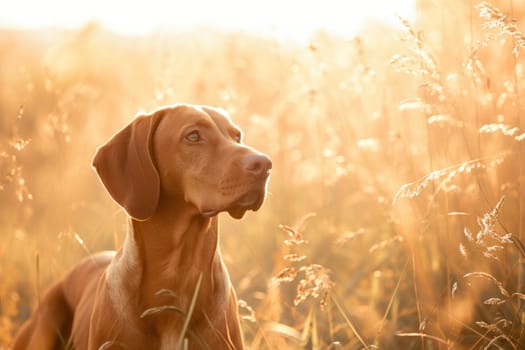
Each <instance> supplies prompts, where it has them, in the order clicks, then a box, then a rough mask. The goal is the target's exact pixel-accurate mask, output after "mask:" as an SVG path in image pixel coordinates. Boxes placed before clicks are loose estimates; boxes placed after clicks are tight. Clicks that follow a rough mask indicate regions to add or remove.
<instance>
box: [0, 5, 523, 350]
mask: <svg viewBox="0 0 525 350" xmlns="http://www.w3.org/2000/svg"><path fill="white" fill-rule="evenodd" d="M421 4H426V5H425V6H423V5H421V6H420V7H419V8H418V13H417V18H416V20H415V21H414V22H413V23H412V22H409V21H407V20H404V19H402V18H401V19H400V20H399V25H398V26H397V27H395V28H390V27H386V26H384V25H382V24H380V23H369V24H368V26H367V27H366V28H364V29H363V31H362V33H361V34H360V35H359V36H356V37H355V38H354V39H351V40H348V39H343V38H339V37H336V36H333V35H330V34H329V33H323V32H320V33H318V34H317V35H315V36H314V37H313V38H312V40H311V43H310V44H307V45H301V44H294V43H290V42H285V41H279V40H276V39H270V38H263V37H257V36H254V35H249V34H245V33H221V32H217V31H209V30H196V31H195V32H192V33H185V34H182V33H179V34H177V33H171V34H166V33H164V34H162V35H161V34H159V35H152V36H147V37H131V36H130V37H126V36H119V35H116V34H112V33H110V32H108V31H106V30H105V29H104V28H103V27H101V26H100V25H98V24H97V23H88V24H86V25H85V26H84V27H83V28H81V29H79V30H77V31H60V30H46V31H19V30H9V29H2V30H0V88H1V89H0V222H1V225H0V349H8V348H9V344H10V343H11V341H12V338H13V336H14V333H15V332H16V330H17V329H18V326H19V325H20V324H21V322H22V321H23V320H24V319H26V318H27V317H28V315H29V313H30V312H31V310H32V309H33V308H34V307H35V305H36V304H37V300H38V297H39V295H40V294H41V293H42V292H43V290H45V288H46V286H48V285H49V284H50V283H51V281H53V280H56V279H57V278H59V277H60V276H62V275H63V274H64V273H65V271H67V270H68V269H69V268H71V267H72V266H73V265H74V264H75V263H76V262H78V261H79V260H80V259H81V258H82V257H84V256H86V255H88V254H90V253H91V252H95V251H99V250H104V249H115V248H118V247H119V246H120V244H121V242H122V239H123V237H124V234H125V232H126V217H125V215H124V214H123V212H122V211H121V210H120V209H119V208H118V206H117V205H116V204H114V203H113V202H112V201H111V200H110V198H109V196H108V195H107V194H106V192H105V190H104V189H103V187H102V186H101V185H100V184H99V182H98V180H97V178H96V175H95V173H94V171H93V170H92V169H91V157H92V156H93V154H94V152H95V149H96V147H97V146H98V145H101V144H102V143H103V142H105V141H106V140H107V139H108V138H109V137H110V136H111V135H112V133H113V132H115V131H116V130H118V129H119V128H120V127H122V126H123V125H124V124H126V123H127V122H128V121H130V120H131V118H132V117H133V116H134V115H135V114H136V113H137V112H140V111H149V110H152V109H153V108H155V107H157V106H159V105H163V104H171V103H175V102H183V101H184V102H189V103H198V104H209V105H217V106H221V107H223V108H225V109H226V110H227V111H228V112H229V113H230V114H231V116H232V118H233V119H234V120H235V121H236V123H237V124H239V125H240V126H241V127H242V128H243V130H244V131H245V132H246V143H248V144H250V145H252V146H254V147H255V148H257V149H260V150H262V151H264V152H265V153H267V154H268V155H269V156H270V157H271V158H272V160H273V170H272V175H271V181H270V187H269V190H270V193H269V197H268V200H267V202H266V204H265V206H264V207H263V208H262V209H261V210H260V211H259V212H257V213H249V214H248V215H247V216H246V217H245V218H244V219H243V220H241V221H236V220H234V219H232V218H230V217H229V216H228V215H227V214H221V225H222V232H221V248H222V252H223V255H224V258H225V260H226V264H227V266H228V269H229V271H230V274H231V277H232V280H233V284H234V286H235V288H236V290H237V293H238V296H239V298H240V299H242V300H243V302H242V303H241V304H240V312H241V314H242V315H243V320H242V326H243V330H244V333H245V341H246V344H247V346H248V347H249V348H250V349H421V350H423V349H427V350H432V349H524V348H525V246H524V244H525V226H524V225H525V153H524V151H525V108H524V107H525V65H524V64H525V61H524V58H523V56H524V54H525V51H524V50H525V34H523V33H525V5H524V4H522V2H520V1H516V0H514V1H513V0H505V1H503V0H501V1H493V2H491V4H492V5H489V4H487V3H482V4H478V2H476V1H454V0H442V1H435V2H431V1H430V2H425V1H421Z"/></svg>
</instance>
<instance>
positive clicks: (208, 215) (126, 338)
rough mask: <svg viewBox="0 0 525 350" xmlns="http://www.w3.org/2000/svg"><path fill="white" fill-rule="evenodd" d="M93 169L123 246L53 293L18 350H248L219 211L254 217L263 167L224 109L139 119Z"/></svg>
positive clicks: (176, 109)
mask: <svg viewBox="0 0 525 350" xmlns="http://www.w3.org/2000/svg"><path fill="white" fill-rule="evenodd" d="M93 165H94V167H95V169H96V171H97V174H98V176H99V177H100V179H101V180H102V183H103V184H104V186H105V188H106V189H107V191H108V192H109V194H110V195H111V197H112V198H113V199H114V200H115V201H116V202H117V203H118V204H119V205H120V206H122V207H123V208H124V210H125V211H126V212H127V214H128V215H129V217H130V225H129V231H128V234H127V236H126V239H125V242H124V244H123V247H122V248H121V249H120V250H119V251H118V252H117V253H114V252H105V253H99V254H98V255H95V256H91V257H88V258H86V259H85V260H84V261H83V262H81V263H80V264H79V265H77V266H76V267H74V268H73V270H72V271H71V272H69V273H68V274H67V275H66V276H65V277H64V278H63V279H62V280H60V281H59V282H57V283H55V284H54V285H52V286H51V287H50V289H49V290H48V291H47V292H46V293H45V295H44V296H43V298H42V300H41V302H40V303H39V306H38V308H37V309H36V311H35V312H34V314H33V315H32V317H31V319H30V320H29V321H27V322H26V323H25V324H24V325H23V326H22V328H21V330H20V331H19V334H18V335H17V338H16V340H15V344H14V349H15V350H18V349H39V350H40V349H64V348H68V349H76V350H83V349H90V350H95V349H127V350H134V349H137V350H138V349H141V350H145V349H162V350H167V349H177V348H184V347H186V346H187V347H188V348H189V349H236V350H239V349H243V339H242V334H241V330H240V325H239V317H238V313H237V300H236V295H235V292H234V290H233V288H232V286H231V283H230V278H229V275H228V272H227V271H226V267H225V266H224V264H223V261H222V258H221V254H220V252H219V248H218V221H217V214H218V213H219V212H223V211H227V212H228V213H229V214H230V215H231V216H233V217H234V218H241V217H243V215H244V213H245V212H246V211H247V210H254V211H255V210H257V209H259V208H260V206H261V205H262V203H263V200H264V197H265V194H266V186H267V180H268V177H269V174H270V169H271V167H272V163H271V161H270V159H269V158H268V157H267V156H266V155H264V154H262V153H259V152H257V151H255V150H254V149H252V148H250V147H248V146H246V145H244V144H243V143H242V133H241V131H240V130H239V128H238V127H237V126H235V125H234V124H233V123H232V121H231V120H230V118H229V117H228V115H227V114H226V113H225V112H224V111H222V110H220V109H216V108H212V107H207V106H195V105H182V104H181V105H173V106H168V107H163V108H160V109H157V110H156V111H154V112H152V113H150V114H148V115H142V116H139V117H137V118H136V119H134V120H133V121H132V122H131V123H130V124H129V125H127V126H126V127H124V128H123V129H122V130H120V131H119V132H118V133H117V134H115V135H114V136H113V137H112V138H111V139H110V140H109V141H108V142H107V143H106V144H105V145H103V146H101V147H100V148H99V149H98V150H97V153H96V155H95V157H94V160H93Z"/></svg>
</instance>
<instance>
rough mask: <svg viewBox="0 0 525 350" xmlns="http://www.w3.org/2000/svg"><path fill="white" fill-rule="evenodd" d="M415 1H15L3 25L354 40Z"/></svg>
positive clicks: (407, 13) (406, 11) (405, 12)
mask: <svg viewBox="0 0 525 350" xmlns="http://www.w3.org/2000/svg"><path fill="white" fill-rule="evenodd" d="M413 7H414V0H316V1H309V0H302V1H300V0H244V1H242V0H215V1H213V0H185V1H181V0H171V1H166V0H148V1H133V0H128V1H121V0H89V1H78V0H14V1H9V2H8V5H7V6H6V5H4V6H2V9H1V10H0V26H1V27H20V28H42V27H54V28H61V27H65V28H78V27H80V26H82V25H83V24H85V23H86V22H88V21H91V20H96V21H98V22H100V23H101V24H102V25H103V26H105V27H106V28H108V29H110V30H113V31H115V32H118V33H124V34H149V33H151V32H157V31H161V30H173V29H179V30H180V29H182V30H187V29H193V28H196V27H211V28H215V27H216V28H220V29H226V30H234V31H238V30H244V31H250V32H256V33H259V34H263V35H273V36H281V37H289V38H301V37H304V36H308V35H310V34H311V33H312V32H314V31H317V30H319V29H324V30H328V31H330V32H333V33H336V34H339V35H342V36H348V37H351V36H353V34H355V33H356V32H357V31H358V29H359V27H360V26H361V24H362V23H363V22H364V21H365V20H367V19H370V18H372V19H375V20H378V21H384V22H387V23H392V24H396V23H397V17H396V15H401V16H403V17H405V18H408V19H410V18H412V17H413V14H414V8H413Z"/></svg>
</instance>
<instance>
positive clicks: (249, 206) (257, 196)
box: [227, 191, 264, 219]
mask: <svg viewBox="0 0 525 350" xmlns="http://www.w3.org/2000/svg"><path fill="white" fill-rule="evenodd" d="M263 201H264V191H251V192H248V193H247V194H245V195H244V196H242V197H241V198H239V199H238V200H237V201H235V202H234V203H233V204H232V206H231V207H229V208H228V209H227V211H228V214H230V215H231V216H232V217H233V218H235V219H241V218H242V217H243V216H244V213H246V211H248V210H253V211H256V210H258V209H259V208H260V207H261V206H262V203H263Z"/></svg>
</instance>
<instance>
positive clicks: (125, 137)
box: [93, 105, 272, 220]
mask: <svg viewBox="0 0 525 350" xmlns="http://www.w3.org/2000/svg"><path fill="white" fill-rule="evenodd" d="M242 136H243V135H242V132H241V130H240V129H239V128H238V127H237V126H236V125H235V124H234V123H233V122H232V120H231V119H230V117H229V116H228V115H227V114H226V112H224V111H223V110H221V109H217V108H212V107H208V106H193V105H174V106H167V107H163V108H160V109H157V110H156V111H154V112H152V113H150V114H147V115H141V116H139V117H137V118H135V119H134V120H133V121H132V122H131V123H130V124H128V125H127V126H126V127H124V128H123V129H122V130H120V131H119V132H118V133H117V134H115V135H114V136H113V137H112V138H111V139H110V140H109V141H108V142H107V143H106V144H104V145H103V146H101V147H99V148H98V150H97V153H96V154H95V157H94V159H93V166H94V167H95V169H96V171H97V174H98V175H99V177H100V179H101V181H102V183H103V184H104V186H105V187H106V189H107V190H108V192H109V193H110V195H111V197H112V198H113V199H114V200H115V201H116V202H117V203H118V204H119V205H121V206H122V207H123V208H124V209H125V210H126V212H127V213H128V214H129V215H130V216H131V217H132V218H134V219H137V220H146V219H148V218H149V217H151V216H152V215H153V214H154V212H155V211H156V209H157V206H158V205H159V201H161V200H162V201H169V202H171V203H172V204H173V205H184V206H190V207H193V208H195V209H196V210H197V211H198V212H199V213H200V214H201V215H203V216H214V215H216V214H218V213H219V212H221V211H227V212H229V213H230V215H231V216H233V217H235V218H241V217H242V216H243V215H244V213H245V212H246V211H247V210H257V209H259V208H260V207H261V205H262V203H263V201H264V198H265V195H266V186H267V182H268V177H269V174H270V169H271V167H272V162H271V160H270V159H269V158H268V157H267V156H266V155H264V154H262V153H260V152H258V151H256V150H254V149H253V148H251V147H248V146H246V145H244V144H243V142H242Z"/></svg>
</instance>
